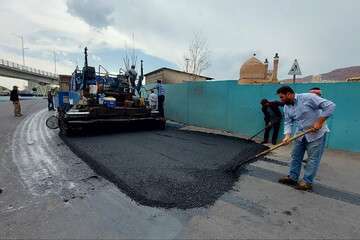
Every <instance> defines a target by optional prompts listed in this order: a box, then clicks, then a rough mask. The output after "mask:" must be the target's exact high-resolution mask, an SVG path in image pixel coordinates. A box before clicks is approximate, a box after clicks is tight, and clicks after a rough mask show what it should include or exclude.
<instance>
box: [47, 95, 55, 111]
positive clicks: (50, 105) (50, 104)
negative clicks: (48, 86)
mask: <svg viewBox="0 0 360 240" xmlns="http://www.w3.org/2000/svg"><path fill="white" fill-rule="evenodd" d="M47 99H48V109H49V111H55V108H54V96H53V94H52V92H51V91H48V95H47Z"/></svg>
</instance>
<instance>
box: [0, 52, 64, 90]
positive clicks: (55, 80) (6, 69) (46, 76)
mask: <svg viewBox="0 0 360 240" xmlns="http://www.w3.org/2000/svg"><path fill="white" fill-rule="evenodd" d="M0 76H1V77H8V78H16V79H21V80H27V81H28V88H29V89H30V90H31V89H33V88H36V89H37V92H38V93H40V94H42V95H46V93H47V91H48V90H50V88H51V85H58V84H59V76H58V75H57V74H54V73H51V72H46V71H42V70H40V69H36V68H32V67H29V66H24V65H21V64H18V63H14V62H11V61H7V60H4V59H0Z"/></svg>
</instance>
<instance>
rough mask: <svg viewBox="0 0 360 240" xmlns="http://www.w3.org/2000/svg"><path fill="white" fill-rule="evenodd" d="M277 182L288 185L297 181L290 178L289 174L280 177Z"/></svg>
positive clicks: (293, 184)
mask: <svg viewBox="0 0 360 240" xmlns="http://www.w3.org/2000/svg"><path fill="white" fill-rule="evenodd" d="M279 183H281V184H284V185H288V186H296V185H297V184H298V182H297V181H295V180H293V179H291V178H290V176H286V177H282V178H280V179H279Z"/></svg>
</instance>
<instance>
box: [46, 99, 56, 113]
mask: <svg viewBox="0 0 360 240" xmlns="http://www.w3.org/2000/svg"><path fill="white" fill-rule="evenodd" d="M48 109H49V111H51V110H55V108H54V102H53V101H52V100H50V101H49V100H48Z"/></svg>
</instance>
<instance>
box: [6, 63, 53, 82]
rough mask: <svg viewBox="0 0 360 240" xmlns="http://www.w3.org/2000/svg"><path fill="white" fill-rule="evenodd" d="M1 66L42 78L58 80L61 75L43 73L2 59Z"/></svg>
mask: <svg viewBox="0 0 360 240" xmlns="http://www.w3.org/2000/svg"><path fill="white" fill-rule="evenodd" d="M0 65H3V66H6V67H9V68H13V69H16V70H20V71H23V72H29V73H34V74H37V75H41V76H45V77H49V78H53V79H58V78H59V75H57V74H55V73H51V72H47V71H42V70H40V69H36V68H32V67H29V66H24V65H21V64H18V63H15V62H11V61H8V60H4V59H0Z"/></svg>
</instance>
